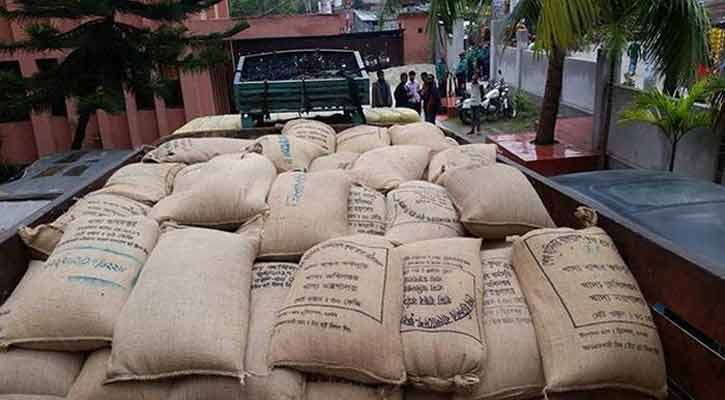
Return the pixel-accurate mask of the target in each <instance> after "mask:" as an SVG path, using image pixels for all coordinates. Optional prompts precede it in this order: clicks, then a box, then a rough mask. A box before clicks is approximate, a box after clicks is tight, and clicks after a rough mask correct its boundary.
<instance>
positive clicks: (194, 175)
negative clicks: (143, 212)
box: [171, 162, 276, 194]
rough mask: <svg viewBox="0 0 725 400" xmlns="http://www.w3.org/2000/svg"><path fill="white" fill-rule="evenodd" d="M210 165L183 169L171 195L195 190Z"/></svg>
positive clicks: (175, 179)
mask: <svg viewBox="0 0 725 400" xmlns="http://www.w3.org/2000/svg"><path fill="white" fill-rule="evenodd" d="M210 165H211V163H209V162H204V163H198V164H192V165H188V166H186V167H184V168H182V169H181V170H180V171H179V172H178V173H177V174H176V176H175V177H174V188H173V190H172V192H171V193H172V194H176V193H181V192H185V191H187V190H189V189H192V188H194V187H195V186H196V185H198V184H199V182H201V178H202V177H203V175H201V171H203V170H205V169H207V168H208V167H209V166H210ZM275 171H276V169H275Z"/></svg>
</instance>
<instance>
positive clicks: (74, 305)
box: [0, 216, 159, 351]
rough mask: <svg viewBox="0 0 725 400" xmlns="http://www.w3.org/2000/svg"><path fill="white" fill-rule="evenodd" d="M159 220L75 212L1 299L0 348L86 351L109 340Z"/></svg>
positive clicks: (156, 231)
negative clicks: (40, 260) (41, 259)
mask: <svg viewBox="0 0 725 400" xmlns="http://www.w3.org/2000/svg"><path fill="white" fill-rule="evenodd" d="M158 234H159V227H158V225H157V224H156V221H154V220H152V219H151V218H147V217H141V216H135V217H123V218H121V217H81V218H78V219H76V220H75V221H73V222H71V223H70V224H68V226H67V227H66V230H65V233H64V234H63V237H62V238H61V240H60V242H59V243H58V246H56V248H55V250H54V251H53V253H52V254H51V255H50V257H49V258H48V260H47V261H46V262H45V263H44V264H31V265H30V267H29V269H28V272H26V274H25V276H24V277H23V279H22V281H21V282H20V284H19V285H18V286H17V287H16V288H15V290H14V291H13V294H12V295H11V296H10V298H9V299H8V300H7V301H6V302H5V304H3V305H2V307H0V348H1V347H8V346H10V345H16V346H21V347H27V348H36V349H47V350H58V351H86V350H95V349H99V348H102V347H106V346H108V344H109V343H110V342H111V337H112V334H113V323H114V322H115V320H116V317H117V316H118V313H119V311H120V310H121V308H122V307H123V304H124V303H125V302H126V298H127V297H128V294H129V293H130V292H131V289H132V288H133V286H134V284H135V283H136V279H137V277H138V275H139V273H140V272H141V268H142V266H143V264H144V262H145V261H146V258H147V257H148V254H149V253H150V252H151V249H153V247H154V245H155V244H156V239H157V238H158Z"/></svg>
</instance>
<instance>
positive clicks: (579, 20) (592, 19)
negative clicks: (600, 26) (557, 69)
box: [536, 0, 599, 49]
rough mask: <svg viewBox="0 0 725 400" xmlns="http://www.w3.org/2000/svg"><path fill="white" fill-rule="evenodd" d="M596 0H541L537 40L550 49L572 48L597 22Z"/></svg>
mask: <svg viewBox="0 0 725 400" xmlns="http://www.w3.org/2000/svg"><path fill="white" fill-rule="evenodd" d="M598 10H599V9H598V6H597V0H545V1H543V2H542V8H541V15H540V18H539V24H538V32H537V39H536V40H537V42H538V41H541V46H542V47H543V48H545V49H551V48H553V46H556V47H559V48H561V49H572V48H574V47H576V45H577V44H579V43H580V42H581V37H582V36H583V35H584V34H585V33H586V32H589V31H590V30H591V29H592V27H593V26H594V25H595V24H596V22H597V14H598Z"/></svg>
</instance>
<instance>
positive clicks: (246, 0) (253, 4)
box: [231, 0, 306, 17]
mask: <svg viewBox="0 0 725 400" xmlns="http://www.w3.org/2000/svg"><path fill="white" fill-rule="evenodd" d="M305 8H306V6H305V2H304V1H302V0H274V1H269V0H232V2H231V14H232V16H234V17H257V16H263V15H272V14H274V15H288V14H302V13H304V12H305Z"/></svg>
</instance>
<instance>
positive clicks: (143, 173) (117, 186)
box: [97, 163, 184, 205]
mask: <svg viewBox="0 0 725 400" xmlns="http://www.w3.org/2000/svg"><path fill="white" fill-rule="evenodd" d="M182 168H184V164H179V163H162V164H153V163H151V164H149V163H143V164H142V163H136V164H129V165H127V166H125V167H123V168H121V169H119V170H118V171H116V172H115V173H114V174H113V175H111V177H110V178H108V181H106V186H104V187H103V189H101V190H99V191H97V193H110V194H117V195H119V196H124V197H128V198H129V199H132V200H136V201H140V202H142V203H146V204H150V205H153V204H154V203H156V202H157V201H159V200H161V199H163V198H164V197H166V196H168V195H169V194H171V191H172V190H173V188H174V178H175V177H176V173H177V172H179V171H181V169H182Z"/></svg>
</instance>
